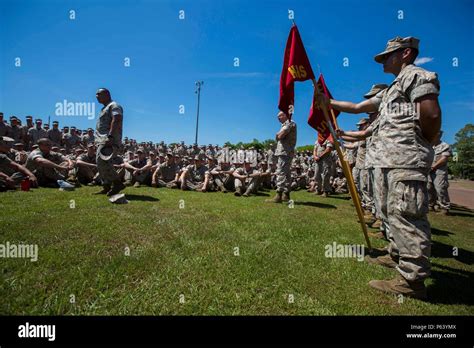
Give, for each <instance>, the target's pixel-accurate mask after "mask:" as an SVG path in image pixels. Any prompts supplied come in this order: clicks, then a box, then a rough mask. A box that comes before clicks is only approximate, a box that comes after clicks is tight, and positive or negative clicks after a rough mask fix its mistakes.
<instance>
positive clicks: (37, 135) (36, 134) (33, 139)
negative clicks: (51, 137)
mask: <svg viewBox="0 0 474 348" xmlns="http://www.w3.org/2000/svg"><path fill="white" fill-rule="evenodd" d="M28 137H29V139H30V144H31V145H34V144H36V143H37V142H38V140H40V139H42V138H47V137H48V132H47V131H46V130H44V129H43V128H41V127H40V128H37V127H36V126H35V127H31V128H30V129H28Z"/></svg>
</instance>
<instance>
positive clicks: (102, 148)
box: [95, 101, 123, 185]
mask: <svg viewBox="0 0 474 348" xmlns="http://www.w3.org/2000/svg"><path fill="white" fill-rule="evenodd" d="M117 115H122V116H123V109H122V107H121V106H120V105H119V104H117V103H116V102H114V101H112V102H110V103H109V104H108V105H106V106H104V107H103V108H102V110H101V112H100V114H99V117H98V119H97V126H96V134H95V141H96V146H97V169H98V171H99V176H100V179H101V180H102V183H103V184H104V185H111V184H112V183H113V182H118V181H119V175H118V173H117V171H116V170H115V167H114V165H113V159H114V157H117V153H118V149H119V148H120V145H121V144H122V124H120V125H119V127H117V128H116V130H115V133H114V134H112V136H113V139H112V145H106V144H105V138H106V137H107V134H109V132H110V126H111V123H112V118H113V117H114V116H117ZM122 121H123V120H122ZM101 153H102V154H103V155H104V156H109V155H112V157H111V158H110V159H109V160H104V159H102V158H101V156H100V154H101Z"/></svg>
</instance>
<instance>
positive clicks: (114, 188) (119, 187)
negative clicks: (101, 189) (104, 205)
mask: <svg viewBox="0 0 474 348" xmlns="http://www.w3.org/2000/svg"><path fill="white" fill-rule="evenodd" d="M125 187H126V186H125V185H124V184H123V183H122V182H121V181H117V182H115V183H114V184H113V185H112V189H111V190H110V191H109V192H107V196H109V197H111V196H113V195H116V194H117V193H119V192H120V191H122V190H123V189H124V188H125Z"/></svg>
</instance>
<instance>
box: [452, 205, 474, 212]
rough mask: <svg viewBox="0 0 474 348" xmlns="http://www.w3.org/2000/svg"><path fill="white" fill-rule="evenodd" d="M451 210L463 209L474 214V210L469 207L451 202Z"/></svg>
mask: <svg viewBox="0 0 474 348" xmlns="http://www.w3.org/2000/svg"><path fill="white" fill-rule="evenodd" d="M451 210H459V211H465V212H468V213H473V214H474V210H472V209H469V208H467V207H465V206H462V205H457V204H451Z"/></svg>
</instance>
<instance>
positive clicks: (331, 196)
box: [329, 195, 351, 201]
mask: <svg viewBox="0 0 474 348" xmlns="http://www.w3.org/2000/svg"><path fill="white" fill-rule="evenodd" d="M329 198H335V199H342V200H345V201H350V200H351V197H347V196H336V195H329Z"/></svg>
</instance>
